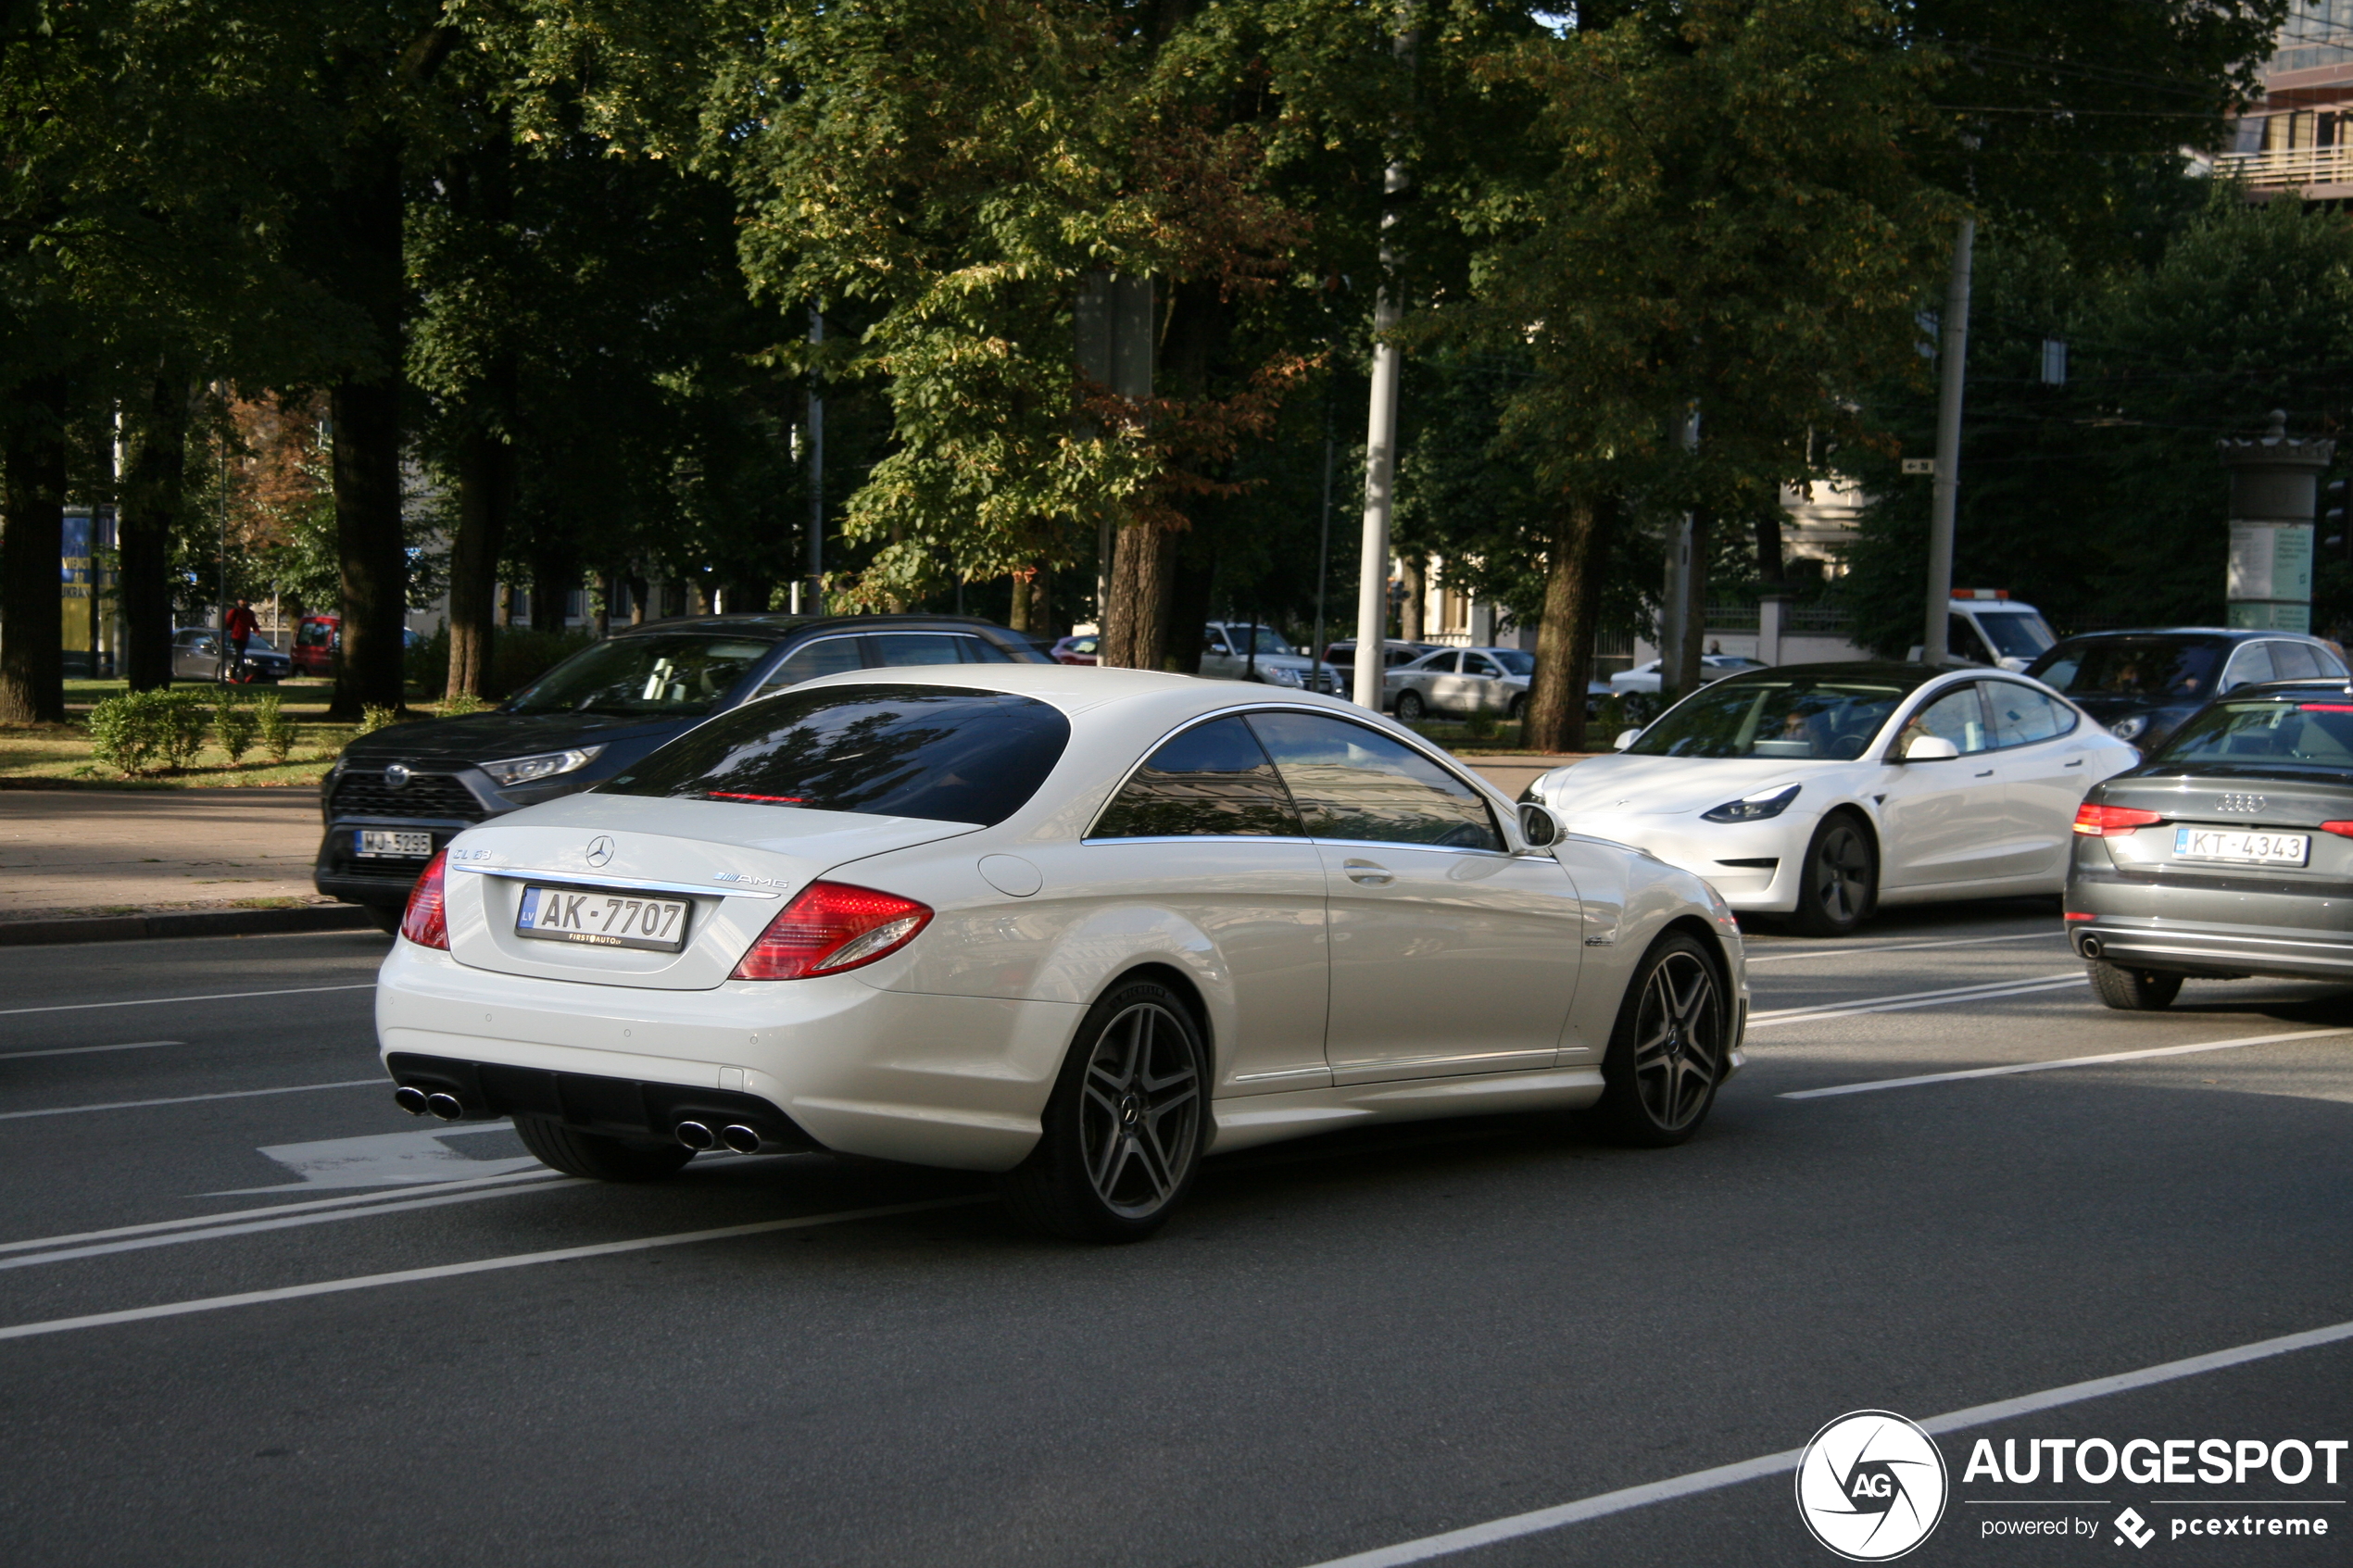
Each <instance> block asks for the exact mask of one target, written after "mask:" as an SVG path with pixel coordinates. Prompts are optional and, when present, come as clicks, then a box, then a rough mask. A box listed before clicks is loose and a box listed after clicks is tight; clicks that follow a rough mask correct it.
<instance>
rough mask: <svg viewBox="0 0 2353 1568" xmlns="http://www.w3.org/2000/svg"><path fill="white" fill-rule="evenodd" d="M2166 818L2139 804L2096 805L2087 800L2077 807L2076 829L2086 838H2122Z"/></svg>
mask: <svg viewBox="0 0 2353 1568" xmlns="http://www.w3.org/2000/svg"><path fill="white" fill-rule="evenodd" d="M2164 820H2165V819H2164V818H2163V817H2161V816H2159V815H2158V813H2156V812H2155V811H2144V810H2142V809H2140V808H2139V807H2137V806H2095V805H2093V804H2092V803H2091V802H2090V801H2088V800H2086V801H2085V802H2083V804H2082V806H2080V807H2078V808H2076V811H2075V831H2076V832H2077V833H2080V834H2083V836H2085V837H2086V838H2121V837H2123V836H2124V835H2125V834H2130V833H2137V832H2139V831H2140V830H2141V829H2143V828H2145V827H2148V826H2150V825H2151V824H2152V823H2156V822H2163V821H2164Z"/></svg>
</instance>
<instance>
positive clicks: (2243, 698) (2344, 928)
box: [2061, 645, 2353, 1010]
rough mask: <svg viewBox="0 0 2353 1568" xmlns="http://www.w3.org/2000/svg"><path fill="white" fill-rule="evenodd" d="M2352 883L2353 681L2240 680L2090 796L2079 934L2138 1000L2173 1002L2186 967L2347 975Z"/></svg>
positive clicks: (2350, 971) (2079, 827) (2122, 1000)
mask: <svg viewBox="0 0 2353 1568" xmlns="http://www.w3.org/2000/svg"><path fill="white" fill-rule="evenodd" d="M2061 646H2065V645H2061ZM2348 883H2353V684H2347V682H2346V680H2345V679H2344V678H2343V677H2342V676H2341V675H2333V676H2331V678H2330V679H2328V680H2327V681H2325V682H2314V681H2307V682H2300V683H2296V684H2284V683H2274V684H2261V685H2246V686H2241V687H2240V688H2238V689H2237V690H2235V691H2233V692H2232V693H2231V694H2230V695H2228V696H2222V697H2220V698H2217V699H2216V700H2215V701H2213V702H2210V703H2208V704H2206V705H2205V706H2204V707H2202V708H2200V709H2197V711H2196V712H2195V713H2193V714H2191V715H2190V716H2189V717H2188V718H2187V719H2186V720H2184V721H2182V722H2181V724H2180V725H2178V726H2177V727H2176V728H2175V729H2174V730H2173V732H2172V733H2171V735H2170V736H2168V737H2167V739H2166V740H2165V741H2164V742H2163V743H2162V745H2161V746H2159V747H2158V750H2157V751H2156V752H2155V754H2154V755H2152V756H2151V757H2150V758H2149V759H2148V760H2147V761H2145V762H2144V763H2142V764H2141V765H2140V766H2139V767H2137V768H2134V769H2133V770H2131V771H2129V772H2123V773H2119V774H2117V775H2115V776H2114V777H2112V778H2109V779H2107V780H2104V781H2103V782H2101V783H2100V784H2097V785H2095V786H2094V788H2093V789H2092V791H2091V793H2090V794H2089V795H2087V796H2086V797H2084V799H2083V805H2082V809H2081V810H2080V811H2079V812H2078V813H2077V815H2076V819H2075V847H2074V854H2073V856H2072V857H2071V864H2070V868H2069V871H2068V879H2067V927H2068V935H2069V937H2070V940H2071V941H2072V942H2073V943H2074V945H2075V950H2076V952H2077V953H2078V954H2080V955H2081V956H2082V958H2083V960H2084V961H2085V962H2086V963H2087V964H2088V965H2089V966H2090V969H2091V975H2092V985H2093V988H2094V989H2095V991H2097V992H2098V993H2099V998H2100V1000H2101V1001H2103V1002H2106V1003H2107V1004H2108V1006H2109V1007H2112V1008H2121V1009H2125V1010H2153V1009H2158V1008H2165V1007H2171V1005H2172V1003H2173V998H2174V997H2175V996H2176V995H2178V994H2179V993H2180V991H2181V989H2182V982H2183V979H2185V978H2188V977H2190V976H2199V977H2203V978H2206V979H2210V980H2240V979H2245V978H2246V977H2247V976H2250V975H2277V976H2281V977H2283V978H2289V979H2296V980H2329V981H2336V982H2340V983H2342V982H2344V981H2347V980H2353V923H2348V922H2347V920H2346V915H2345V889H2346V885H2347V884H2348Z"/></svg>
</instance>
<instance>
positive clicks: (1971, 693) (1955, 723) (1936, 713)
mask: <svg viewBox="0 0 2353 1568" xmlns="http://www.w3.org/2000/svg"><path fill="white" fill-rule="evenodd" d="M1914 735H1935V736H1937V737H1939V738H1940V739H1943V740H1949V741H1951V742H1952V743H1953V744H1954V746H1957V747H1958V748H1959V749H1960V753H1961V755H1962V756H1964V757H1967V756H1968V755H1969V753H1971V752H1973V751H1983V750H1985V749H1986V745H1987V736H1986V734H1985V705H1984V703H1983V702H1982V700H1981V699H1980V698H1979V696H1978V695H1977V683H1976V682H1974V681H1972V682H1970V683H1969V684H1968V685H1965V686H1957V687H1955V688H1954V689H1953V690H1951V691H1949V692H1946V693H1945V694H1944V696H1940V697H1938V698H1937V699H1936V700H1935V701H1934V702H1931V703H1930V704H1929V705H1928V706H1927V707H1926V708H1923V709H1920V710H1919V712H1918V713H1915V714H1913V715H1912V721H1911V722H1910V723H1908V724H1906V725H1905V726H1904V734H1903V735H1902V737H1901V738H1900V741H1899V743H1898V745H1897V746H1896V754H1897V755H1898V756H1901V755H1902V754H1903V749H1904V747H1905V746H1909V745H1910V744H1911V743H1912V737H1913V736H1914Z"/></svg>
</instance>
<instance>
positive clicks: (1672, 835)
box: [1522, 663, 2140, 936]
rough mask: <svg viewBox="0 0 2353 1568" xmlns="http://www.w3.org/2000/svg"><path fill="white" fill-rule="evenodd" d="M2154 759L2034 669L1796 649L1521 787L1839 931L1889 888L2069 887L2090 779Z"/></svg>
mask: <svg viewBox="0 0 2353 1568" xmlns="http://www.w3.org/2000/svg"><path fill="white" fill-rule="evenodd" d="M2139 760H2140V753H2139V752H2137V751H2135V750H2133V747H2131V746H2127V745H2125V744H2124V743H2123V742H2122V741H2120V740H2118V739H2117V738H2116V737H2115V736H2114V735H2111V734H2108V732H2107V731H2106V730H2104V729H2102V728H2101V727H2100V725H2099V723H2098V721H2096V720H2094V719H2093V718H2091V717H2090V716H2089V715H2087V714H2086V713H2084V712H2083V710H2082V709H2079V708H2077V707H2076V706H2075V705H2074V704H2073V703H2070V702H2069V701H2068V700H2067V699H2066V698H2065V697H2063V696H2059V695H2058V694H2057V692H2055V691H2053V690H2051V689H2050V688H2049V687H2048V686H2045V685H2044V684H2042V683H2040V682H2038V681H2032V680H2029V679H2027V678H2026V677H2025V676H2023V675H2011V674H2008V673H2006V672H2004V671H1995V670H1985V669H1967V670H1940V669H1933V668H1931V667H1930V666H1928V665H1924V664H1871V663H1854V664H1785V665H1781V666H1779V667H1777V668H1770V669H1762V670H1754V671H1748V672H1746V673H1744V674H1740V675H1734V676H1731V677H1730V678H1728V679H1726V680H1723V681H1719V682H1717V683H1716V684H1712V685H1707V686H1703V687H1702V688H1700V689H1699V690H1698V691H1696V692H1693V693H1692V695H1691V696H1687V697H1685V698H1684V699H1683V700H1682V701H1680V702H1679V703H1677V704H1676V705H1675V706H1674V707H1673V708H1670V709H1667V711H1666V712H1665V713H1662V714H1660V715H1659V716H1658V718H1657V719H1656V720H1655V721H1654V722H1653V723H1652V724H1651V725H1650V727H1649V728H1647V729H1645V730H1642V731H1640V732H1639V733H1638V732H1634V731H1629V732H1627V733H1626V734H1623V735H1620V736H1619V737H1618V753H1617V755H1616V756H1614V757H1595V758H1591V759H1587V760H1584V761H1581V762H1572V763H1569V764H1568V765H1567V766H1566V767H1561V768H1555V769H1554V770H1553V771H1550V772H1548V773H1545V774H1543V775H1541V777H1539V778H1538V779H1537V780H1536V781H1535V783H1533V784H1530V785H1529V788H1528V791H1527V793H1526V794H1525V795H1524V796H1523V797H1522V798H1523V799H1524V800H1527V801H1530V802H1534V803H1538V804H1541V805H1545V806H1549V807H1551V808H1552V809H1553V810H1554V813H1555V814H1556V815H1558V816H1559V817H1560V819H1561V820H1562V822H1564V823H1565V824H1567V828H1568V830H1569V831H1572V832H1575V833H1579V834H1591V835H1592V836H1595V837H1600V838H1611V839H1616V840H1617V841H1618V842H1619V843H1621V844H1630V845H1633V846H1635V847H1639V848H1642V849H1646V850H1648V851H1650V853H1652V854H1654V855H1655V856H1657V857H1658V858H1659V859H1662V860H1665V861H1667V863H1668V864H1670V865H1676V866H1680V867H1682V868H1684V869H1685V870H1686V871H1690V872H1695V873H1696V874H1698V875H1700V876H1703V877H1705V878H1706V879H1707V881H1708V882H1709V884H1712V885H1713V886H1714V887H1715V888H1716V890H1717V891H1718V893H1719V894H1721V895H1722V896H1723V897H1724V899H1725V901H1726V902H1728V903H1730V905H1731V907H1732V908H1733V909H1745V910H1755V911H1758V912H1772V913H1780V914H1792V915H1794V916H1795V917H1796V924H1797V926H1798V928H1799V929H1800V930H1801V931H1805V932H1807V933H1809V934H1811V935H1818V936H1837V935H1844V934H1845V933H1847V932H1850V931H1852V930H1854V929H1855V928H1856V926H1858V925H1860V924H1862V923H1863V922H1865V921H1866V920H1869V918H1870V915H1871V911H1872V910H1873V909H1875V908H1876V907H1878V906H1879V905H1881V904H1904V903H1920V902H1925V901H1928V900H1931V899H1938V898H1974V897H1995V896H2004V895H2014V894H2029V893H2051V894H2056V893H2058V892H2059V891H2061V889H2062V888H2063V887H2064V886H2065V884H2066V880H2067V866H2068V860H2069V858H2070V853H2071V851H2070V845H2071V844H2072V843H2073V838H2072V836H2071V828H2072V825H2073V822H2074V820H2075V810H2076V808H2077V807H2079V806H2081V805H2082V803H2083V793H2084V791H2086V790H2088V789H2089V788H2091V786H2092V785H2093V784H2097V783H2098V782H2099V781H2100V780H2102V779H2105V778H2107V777H2108V776H2109V775H2110V774H2113V773H2120V772H2122V771H2124V770H2125V769H2127V768H2130V767H2133V766H2134V765H2135V764H2137V763H2138V762H2139Z"/></svg>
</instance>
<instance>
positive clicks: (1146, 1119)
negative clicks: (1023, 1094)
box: [1003, 980, 1209, 1241]
mask: <svg viewBox="0 0 2353 1568" xmlns="http://www.w3.org/2000/svg"><path fill="white" fill-rule="evenodd" d="M1208 1082H1209V1064H1208V1057H1207V1054H1206V1053H1205V1052H1204V1051H1203V1050H1202V1044H1201V1032H1200V1030H1198V1029H1197V1028H1195V1027H1194V1025H1193V1020H1192V1013H1191V1010H1189V1008H1188V1007H1187V1006H1186V1004H1185V1002H1184V1000H1183V999H1182V998H1181V997H1178V996H1177V995H1176V992H1174V991H1172V990H1170V989H1169V988H1168V987H1167V986H1165V985H1160V984H1158V983H1157V982H1154V981H1149V980H1135V981H1129V982H1128V983H1127V984H1126V985H1120V986H1117V987H1115V988H1114V990H1113V991H1112V992H1111V993H1110V995H1108V996H1106V997H1103V999H1102V1000H1101V1001H1099V1002H1097V1003H1096V1004H1095V1005H1094V1006H1093V1007H1092V1008H1090V1009H1088V1013H1087V1017H1086V1020H1085V1022H1083V1023H1081V1024H1080V1025H1079V1030H1078V1042H1077V1044H1076V1045H1075V1046H1073V1047H1071V1052H1070V1057H1069V1060H1066V1061H1065V1062H1063V1072H1062V1079H1061V1081H1060V1082H1059V1083H1057V1084H1056V1085H1054V1095H1053V1098H1052V1099H1051V1100H1049V1101H1048V1102H1047V1105H1046V1116H1045V1132H1044V1135H1043V1136H1041V1137H1040V1138H1039V1139H1038V1147H1037V1148H1035V1149H1033V1150H1031V1152H1030V1156H1029V1158H1028V1159H1027V1160H1024V1161H1022V1163H1021V1164H1020V1165H1018V1166H1016V1167H1014V1168H1013V1170H1012V1171H1010V1172H1008V1173H1006V1174H1005V1176H1004V1178H1003V1189H1004V1195H1005V1204H1006V1207H1008V1208H1009V1209H1011V1210H1013V1214H1014V1216H1015V1217H1016V1218H1018V1219H1020V1220H1021V1221H1023V1222H1024V1223H1026V1224H1029V1225H1032V1226H1034V1227H1036V1228H1037V1229H1039V1230H1042V1231H1046V1232H1048V1233H1050V1234H1051V1235H1054V1236H1065V1237H1068V1238H1069V1239H1071V1240H1073V1241H1140V1240H1142V1239H1143V1238H1144V1237H1145V1236H1150V1235H1151V1234H1152V1232H1154V1231H1156V1230H1158V1229H1159V1228H1160V1227H1161V1223H1162V1222H1164V1221H1165V1220H1166V1219H1167V1218H1168V1215H1169V1212H1170V1211H1171V1210H1174V1209H1175V1208H1176V1205H1177V1203H1178V1202H1179V1201H1181V1200H1182V1199H1183V1198H1184V1196H1185V1194H1186V1192H1187V1191H1188V1190H1189V1188H1190V1187H1191V1186H1192V1185H1193V1174H1194V1172H1195V1171H1196V1170H1197V1169H1198V1168H1199V1167H1200V1164H1201V1154H1202V1143H1203V1141H1204V1135H1205V1133H1206V1131H1207V1128H1208V1119H1207V1116H1206V1114H1205V1112H1206V1107H1207V1095H1208Z"/></svg>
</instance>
